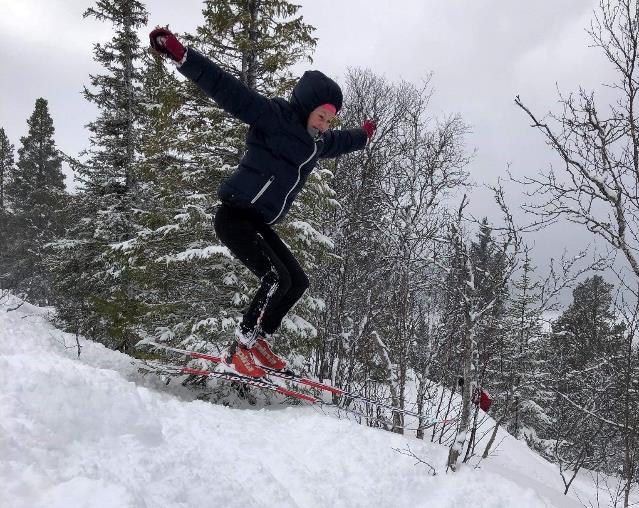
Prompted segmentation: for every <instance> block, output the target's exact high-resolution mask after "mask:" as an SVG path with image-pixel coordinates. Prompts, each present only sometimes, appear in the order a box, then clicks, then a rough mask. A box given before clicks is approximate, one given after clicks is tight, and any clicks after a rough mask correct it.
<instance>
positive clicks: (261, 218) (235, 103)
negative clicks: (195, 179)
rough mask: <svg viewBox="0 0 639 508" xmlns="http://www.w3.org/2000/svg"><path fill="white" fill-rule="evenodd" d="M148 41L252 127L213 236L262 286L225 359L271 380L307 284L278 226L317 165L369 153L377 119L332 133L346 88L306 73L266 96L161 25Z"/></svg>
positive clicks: (224, 191) (224, 188) (225, 187)
mask: <svg viewBox="0 0 639 508" xmlns="http://www.w3.org/2000/svg"><path fill="white" fill-rule="evenodd" d="M150 40H151V47H152V48H153V49H154V50H155V51H157V52H159V53H160V54H162V55H165V56H168V57H169V58H171V59H172V60H173V61H174V62H175V63H176V64H177V67H178V70H179V71H180V72H181V73H182V74H183V75H184V76H186V77H187V78H189V79H190V80H191V81H193V82H194V83H195V84H196V85H197V86H198V87H200V88H201V89H202V90H203V91H204V92H205V93H206V94H207V95H208V96H209V97H211V98H212V99H213V100H214V101H215V102H216V103H217V104H218V105H219V106H220V107H221V108H222V109H224V110H225V111H227V112H228V113H229V114H231V115H232V116H234V117H235V118H237V119H238V120H241V121H243V122H245V123H246V124H248V125H249V131H248V134H247V136H246V152H245V154H244V156H243V157H242V160H241V161H240V164H239V166H238V168H237V169H236V170H235V172H234V173H233V174H232V175H231V176H230V177H229V178H228V179H227V180H226V181H225V182H224V183H222V185H221V186H220V188H219V191H218V196H219V198H220V200H221V202H222V204H221V205H220V206H219V208H218V210H217V213H216V215H215V231H216V233H217V236H218V238H219V240H220V241H221V242H222V243H223V244H224V245H225V246H226V247H228V249H229V250H230V251H231V252H232V253H233V255H234V256H236V257H237V258H238V259H239V260H240V261H241V262H242V263H243V264H244V265H245V266H246V267H247V268H248V269H249V270H251V271H252V272H253V273H254V274H255V275H256V276H257V277H259V278H260V280H261V284H260V286H259V288H258V290H257V292H256V293H255V295H254V297H253V299H252V301H251V303H250V305H249V307H248V309H247V310H246V312H245V313H244V316H243V319H242V322H241V323H240V325H239V326H238V328H237V330H236V332H235V341H234V343H233V344H232V345H231V346H230V347H229V349H228V351H227V352H226V354H225V362H226V363H227V364H228V365H229V366H231V367H232V368H233V369H235V371H237V372H238V373H240V374H243V375H248V376H252V377H262V376H264V375H265V374H266V372H265V370H264V369H263V368H261V366H260V365H262V366H266V367H269V368H271V369H277V370H284V369H286V362H285V361H284V360H283V359H282V358H280V357H279V356H277V355H276V354H275V353H274V352H273V350H272V349H271V347H270V345H269V342H268V339H269V337H270V336H271V335H272V334H273V333H274V332H275V331H276V330H277V329H278V328H279V326H280V324H281V323H282V319H283V318H284V316H285V315H286V313H287V312H288V311H289V310H290V309H291V308H292V307H293V305H295V303H296V302H297V301H298V300H299V299H300V298H301V296H302V295H303V294H304V292H305V291H306V289H307V288H308V285H309V282H308V277H307V276H306V274H305V273H304V271H303V270H302V268H301V266H300V264H299V263H298V261H297V260H296V259H295V256H293V254H292V253H291V251H290V250H289V249H288V247H287V246H286V244H285V243H284V242H283V241H282V240H281V239H280V237H279V236H278V234H277V232H276V231H275V230H274V229H273V227H272V226H273V225H274V224H276V223H278V222H280V221H281V220H282V219H283V218H284V217H285V216H286V213H287V212H288V210H289V209H290V207H291V204H292V203H293V201H294V200H295V198H296V196H297V195H298V194H299V192H300V191H301V190H302V187H303V186H304V184H305V182H306V180H307V178H308V176H309V174H310V173H311V171H312V170H313V167H314V166H315V164H316V163H317V160H318V159H319V158H323V157H337V156H338V155H342V154H346V153H349V152H353V151H355V150H361V149H363V148H364V147H365V146H366V143H367V141H368V140H370V139H371V138H372V136H373V134H374V133H375V129H376V125H375V122H374V121H373V120H366V121H365V122H364V123H363V125H362V127H361V128H358V129H350V130H330V129H329V127H330V124H331V122H332V120H333V119H334V118H335V115H337V113H338V112H339V110H340V108H341V107H342V91H341V89H340V87H339V85H338V84H337V83H335V81H333V80H332V79H330V78H328V77H327V76H325V75H324V74H322V73H321V72H319V71H307V72H305V73H304V75H303V76H302V77H301V78H300V80H299V81H298V82H297V84H296V85H295V87H294V89H293V93H292V96H291V99H290V100H286V99H282V98H275V99H269V98H266V97H264V96H262V95H260V94H259V93H257V92H256V91H255V90H252V89H250V88H248V87H247V86H246V85H244V84H243V83H242V82H241V81H239V80H238V79H237V78H235V77H234V76H233V75H231V74H229V73H228V72H225V71H224V70H222V69H221V68H220V67H219V66H218V65H216V64H215V63H214V62H212V61H211V60H209V59H208V58H206V57H205V56H204V55H202V54H201V53H199V52H197V51H196V50H194V49H193V48H185V47H184V46H183V45H182V44H181V43H180V41H178V39H177V38H176V37H175V35H173V34H172V33H171V32H170V31H169V30H167V29H165V28H156V29H155V30H153V31H152V32H151V33H150ZM255 360H257V363H256V361H255Z"/></svg>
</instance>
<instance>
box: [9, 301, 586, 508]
mask: <svg viewBox="0 0 639 508" xmlns="http://www.w3.org/2000/svg"><path fill="white" fill-rule="evenodd" d="M18 303H19V302H17V300H16V299H14V298H13V297H11V298H9V299H6V298H5V299H4V300H3V301H2V302H0V382H1V384H2V387H3V389H2V392H1V393H0V484H1V485H2V486H3V488H2V489H0V506H3V507H5V506H6V507H10V508H39V507H41V508H45V507H46V508H58V507H60V508H63V507H64V508H102V507H104V508H112V507H115V508H126V507H131V508H156V507H160V508H164V507H166V508H190V507H194V508H195V507H198V508H199V507H208V506H223V507H238V508H239V507H242V508H246V507H270V506H278V507H359V506H361V507H409V506H410V507H420V506H423V507H426V506H428V507H438V508H442V507H444V508H445V507H451V508H452V507H467V506H468V507H471V506H472V507H492V508H499V507H512V506H517V507H520V508H526V507H562V508H565V507H578V506H582V504H581V503H580V502H578V501H577V498H576V497H574V494H572V491H571V494H570V495H569V496H568V497H566V496H563V495H562V485H561V480H560V477H559V474H558V472H557V469H556V467H555V466H553V465H552V464H549V463H548V462H546V461H545V460H543V459H542V458H541V457H539V456H537V455H535V454H534V453H532V452H531V451H530V450H529V449H528V448H527V447H526V445H525V444H524V443H522V442H519V441H516V440H515V439H513V438H511V437H509V436H507V435H506V434H505V433H504V434H500V435H499V436H498V439H497V442H499V441H500V440H501V439H502V438H504V440H503V441H502V442H501V444H500V446H499V447H498V448H497V452H496V453H495V454H494V455H493V456H491V457H489V458H488V459H486V460H484V461H482V462H481V463H480V464H479V465H478V467H476V468H474V467H472V466H467V465H465V466H463V467H461V468H460V470H459V472H457V473H449V474H446V472H445V466H444V464H445V462H446V457H447V453H448V450H447V448H445V447H442V446H440V445H437V444H433V443H430V442H428V441H426V442H424V441H420V440H417V439H415V438H414V437H412V436H408V435H407V436H400V435H397V434H392V433H389V432H384V431H381V430H377V429H371V428H368V427H364V426H360V425H358V424H356V423H355V422H353V421H349V420H346V419H339V418H337V417H336V416H335V415H332V414H330V413H329V412H324V411H322V410H320V409H319V408H317V407H311V406H307V405H303V406H290V405H286V404H283V403H280V404H273V405H271V406H266V407H261V408H259V409H256V408H253V407H251V406H248V405H247V406H245V407H244V408H242V409H233V408H229V407H225V406H222V405H215V404H211V403H209V402H204V401H200V400H196V399H197V395H198V393H197V392H193V391H190V390H188V389H186V388H185V387H182V386H181V385H180V384H179V383H175V382H172V383H171V384H169V385H168V386H167V385H165V384H164V383H163V382H162V381H161V380H160V379H158V378H157V377H154V376H148V375H147V376H142V375H141V374H140V373H139V372H138V369H137V368H136V366H135V365H134V364H133V363H132V359H131V358H129V357H128V356H126V355H124V354H121V353H117V352H114V351H110V350H107V349H106V348H104V347H102V346H101V345H99V344H95V343H92V342H90V341H87V340H84V339H82V338H80V339H79V343H80V346H81V348H82V350H81V355H80V357H79V358H78V355H77V346H76V341H75V337H74V336H72V335H69V334H66V333H63V332H61V331H59V330H56V329H55V328H54V327H53V326H52V325H51V324H50V323H49V322H48V320H47V312H48V310H47V309H41V308H37V307H33V306H30V305H29V304H24V305H22V306H21V307H20V308H18V309H17V310H11V311H8V310H9V309H13V308H14V307H16V306H17V304H18ZM409 448H410V451H411V452H413V453H414V454H415V455H416V456H417V457H419V458H420V459H421V460H423V461H424V462H427V463H429V464H431V465H432V466H433V467H435V469H436V470H437V476H432V475H430V474H429V471H430V469H429V468H428V467H427V466H425V465H424V464H420V463H419V461H418V460H416V459H415V458H413V457H409V456H407V455H406V454H403V453H400V451H401V450H408V449H409ZM575 485H576V486H575V487H574V489H575V492H576V493H578V494H579V496H580V497H581V498H582V500H584V502H587V500H594V495H595V491H594V487H593V485H592V483H591V482H589V480H588V479H587V478H582V477H578V478H577V479H576V480H575Z"/></svg>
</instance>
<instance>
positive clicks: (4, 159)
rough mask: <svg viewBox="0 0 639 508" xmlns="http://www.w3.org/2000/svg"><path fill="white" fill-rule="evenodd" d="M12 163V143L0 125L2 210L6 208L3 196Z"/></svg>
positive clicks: (0, 206)
mask: <svg viewBox="0 0 639 508" xmlns="http://www.w3.org/2000/svg"><path fill="white" fill-rule="evenodd" d="M13 164H14V152H13V145H12V144H11V142H10V141H9V138H8V137H7V135H6V134H5V132H4V129H3V128H1V127H0V210H2V211H3V212H4V211H5V210H6V209H7V208H8V203H7V202H6V199H5V196H6V188H7V184H8V183H9V179H10V178H11V175H12V173H13V169H14V168H13Z"/></svg>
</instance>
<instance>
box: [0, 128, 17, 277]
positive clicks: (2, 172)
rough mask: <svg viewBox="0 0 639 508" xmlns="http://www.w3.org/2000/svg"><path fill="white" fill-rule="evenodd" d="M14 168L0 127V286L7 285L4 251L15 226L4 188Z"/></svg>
mask: <svg viewBox="0 0 639 508" xmlns="http://www.w3.org/2000/svg"><path fill="white" fill-rule="evenodd" d="M14 170H15V168H14V151H13V145H12V144H11V142H10V141H9V138H8V137H7V135H6V134H5V132H4V129H3V128H0V288H5V287H7V286H8V285H9V282H8V278H9V277H8V276H9V274H8V270H7V268H8V267H7V266H6V265H7V259H6V253H7V250H8V248H9V242H10V241H11V239H10V235H11V234H13V233H14V231H15V227H14V226H13V224H14V221H13V218H14V216H13V213H12V211H11V207H10V205H9V201H8V199H7V192H6V189H7V187H8V184H9V182H10V181H11V176H12V174H13V172H14Z"/></svg>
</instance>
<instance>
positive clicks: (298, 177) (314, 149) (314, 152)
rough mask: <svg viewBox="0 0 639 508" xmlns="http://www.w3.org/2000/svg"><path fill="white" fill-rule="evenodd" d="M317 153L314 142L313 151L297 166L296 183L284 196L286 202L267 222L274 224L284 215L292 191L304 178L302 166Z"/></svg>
mask: <svg viewBox="0 0 639 508" xmlns="http://www.w3.org/2000/svg"><path fill="white" fill-rule="evenodd" d="M316 153H317V143H316V142H313V153H312V154H311V155H310V156H309V158H308V159H306V160H305V161H304V162H302V163H301V164H300V165H299V167H298V168H297V180H295V184H294V185H293V187H291V190H289V191H288V192H287V193H286V197H285V198H284V203H282V208H280V211H279V213H278V214H277V215H276V216H275V218H274V219H273V220H272V221H270V222H267V224H273V223H274V222H275V221H276V220H277V219H279V218H280V215H282V212H283V211H284V208H286V202H287V201H288V197H289V196H290V195H291V192H293V189H294V188H295V187H297V184H298V183H300V179H301V178H302V167H303V166H304V164H307V163H308V162H309V161H310V160H311V159H312V158H313V157H314V156H315V154H316Z"/></svg>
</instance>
